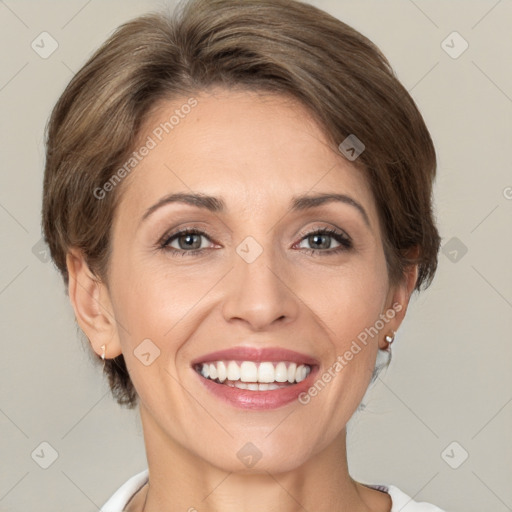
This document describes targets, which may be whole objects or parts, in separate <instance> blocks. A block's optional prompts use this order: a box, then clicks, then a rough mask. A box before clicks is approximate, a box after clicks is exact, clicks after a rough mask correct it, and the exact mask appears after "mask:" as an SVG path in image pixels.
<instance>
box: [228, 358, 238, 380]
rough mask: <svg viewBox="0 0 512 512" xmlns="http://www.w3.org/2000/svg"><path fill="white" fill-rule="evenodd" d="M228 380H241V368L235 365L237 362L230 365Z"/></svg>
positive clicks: (231, 362)
mask: <svg viewBox="0 0 512 512" xmlns="http://www.w3.org/2000/svg"><path fill="white" fill-rule="evenodd" d="M227 378H228V380H238V379H240V368H239V367H238V365H237V364H236V363H235V361H230V362H229V363H228V372H227Z"/></svg>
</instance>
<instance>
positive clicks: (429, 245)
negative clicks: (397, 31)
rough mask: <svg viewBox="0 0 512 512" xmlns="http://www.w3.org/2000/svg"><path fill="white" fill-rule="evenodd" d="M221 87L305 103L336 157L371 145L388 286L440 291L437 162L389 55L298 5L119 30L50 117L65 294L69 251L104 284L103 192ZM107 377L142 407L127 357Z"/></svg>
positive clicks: (47, 194) (55, 228)
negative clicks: (148, 123) (200, 97)
mask: <svg viewBox="0 0 512 512" xmlns="http://www.w3.org/2000/svg"><path fill="white" fill-rule="evenodd" d="M216 85H221V86H224V87H227V88H235V87H237V88H240V87H242V88H246V89H249V90H256V91H268V92H275V93H279V94H285V95H288V96H290V97H294V98H296V99H298V100H299V101H300V102H301V103H302V104H303V105H304V106H305V107H306V108H307V109H308V110H309V111H310V112H311V114H312V115H313V116H314V118H315V119H316V120H317V121H318V122H319V124H320V126H321V127H322V128H323V129H324V130H325V133H326V134H327V136H328V137H329V140H330V142H332V143H333V144H334V145H335V147H338V145H339V144H340V143H341V142H342V141H344V140H345V139H346V138H347V137H348V136H350V135H355V136H356V137H357V138H358V139H359V140H360V141H362V142H363V143H364V146H365V150H364V151H363V153H362V154H361V155H360V156H359V158H358V159H357V160H356V161H354V164H355V165H356V166H358V167H359V168H360V169H361V170H362V171H363V172H364V173H365V176H366V177H367V179H368V183H369V184H370V187H371V189H372V192H373V195H374V198H375V201H376V204H377V210H378V213H379V218H380V222H381V229H382V233H383V243H384V250H385V254H386V261H387V264H388V273H389V276H390V280H391V282H393V281H394V282H396V281H397V280H400V279H401V277H403V275H404V270H405V268H406V267H407V266H408V265H411V264H417V265H418V280H417V282H416V285H415V289H416V290H420V289H421V287H422V286H423V287H427V286H428V285H429V284H430V282H431V280H432V278H433V276H434V273H435V270H436V267H437V253H438V250H439V244H440V238H439V234H438V231H437V229H436V226H435V222H434V219H433V214H432V186H433V180H434V177H435V172H436V154H435V150H434V146H433V143H432V140H431V137H430V134H429V132H428V130H427V128H426V126H425V123H424V121H423V118H422V116H421V114H420V112H419V111H418V108H417V107H416V105H415V103H414V101H413V99H412V98H411V96H410V95H409V94H408V92H407V90H406V89H405V88H404V87H403V86H402V85H401V83H400V82H399V81H398V79H397V77H396V75H395V74H394V71H393V70H392V68H391V66H390V64H389V62H388V61H387V59H386V58H385V57H384V55H382V53H381V52H380V50H379V49H378V48H377V47H376V46H375V45H374V44H373V43H372V42H371V41H370V40H368V39H367V38H366V37H365V36H363V35H362V34H361V33H359V32H358V31H356V30H355V29H353V28H351V27H350V26H348V25H346V24H345V23H343V22H342V21H340V20H338V19H336V18H334V17H332V16H330V15H329V14H327V13H325V12H323V11H321V10H319V9H318V8H316V7H314V6H312V5H309V4H306V3H302V2H298V1H295V0H191V1H189V2H186V3H185V4H182V5H181V6H180V8H179V9H177V10H176V12H175V14H174V15H172V16H171V15H168V14H167V13H151V14H146V15H144V16H140V17H138V18H136V19H134V20H132V21H130V22H128V23H125V24H123V25H121V26H120V27H119V28H118V29H117V30H116V31H115V32H114V33H113V35H112V36H111V37H110V38H109V39H108V40H107V41H106V42H105V43H104V44H103V45H102V46H101V47H100V48H99V49H98V50H97V51H96V52H95V53H94V54H93V56H92V57H91V58H90V59H89V60H88V61H87V63H86V64H85V65H84V66H83V67H82V68H81V69H80V71H79V72H78V73H77V74H76V75H75V76H74V78H73V79H72V80H71V82H70V83H69V85H68V86H67V87H66V89H65V91H64V93H63V94H62V95H61V97H60V99H59V100H58V102H57V104H56V106H55V107H54V109H53V112H52V114H51V118H50V120H49V124H48V126H47V137H46V168H45V176H44V192H43V208H42V227H43V231H44V238H45V241H46V243H47V244H48V246H49V249H50V252H51V256H52V258H53V260H54V262H55V264H56V266H57V267H58V269H59V271H60V272H61V274H62V276H63V278H64V282H65V284H66V286H67V285H68V280H69V275H68V271H67V268H66V254H67V252H68V250H69V249H70V248H71V247H76V248H78V249H80V250H81V251H82V252H83V254H84V257H85V258H86V261H87V263H88V265H89V267H90V268H91V270H92V271H93V272H94V273H95V274H96V275H97V276H98V278H99V279H101V280H102V281H103V282H105V283H107V269H108V263H109V256H110V251H111V247H110V240H111V236H110V235H111V233H110V230H111V225H112V219H113V215H114V212H115V209H116V205H117V204H118V201H119V198H120V194H121V193H122V190H123V187H122V186H121V185H122V184H121V185H120V186H118V187H116V188H115V189H114V190H113V191H112V192H110V193H109V194H108V195H106V197H104V198H103V199H101V200H99V199H98V198H97V197H96V195H95V194H94V191H95V190H97V189H98V188H101V187H103V186H104V184H105V183H106V182H107V181H108V180H109V179H110V178H111V177H112V176H113V175H114V173H115V171H116V169H118V168H119V166H120V165H122V163H123V162H124V161H125V159H126V156H127V155H128V154H129V153H130V152H131V151H133V149H134V144H135V142H136V140H137V137H138V136H139V135H140V131H141V127H142V125H143V123H144V122H145V120H146V119H147V118H148V115H149V114H150V112H151V109H152V108H153V107H154V106H155V105H157V103H158V102H159V101H161V100H165V99H169V100H172V99H173V98H174V97H178V96H183V95H190V94H193V93H195V92H199V91H201V90H205V89H207V88H209V87H212V86H216ZM340 154H341V153H340ZM415 249H416V251H415ZM105 372H106V374H107V375H108V377H109V382H110V387H111V390H112V393H113V396H114V397H115V398H116V399H117V401H118V403H120V404H124V405H128V406H129V407H134V406H135V405H136V402H137V395H136V392H135V389H134V387H133V384H132V382H131V380H130V377H129V375H128V372H127V369H126V364H125V361H124V358H123V355H120V356H118V357H116V358H114V359H112V360H106V364H105Z"/></svg>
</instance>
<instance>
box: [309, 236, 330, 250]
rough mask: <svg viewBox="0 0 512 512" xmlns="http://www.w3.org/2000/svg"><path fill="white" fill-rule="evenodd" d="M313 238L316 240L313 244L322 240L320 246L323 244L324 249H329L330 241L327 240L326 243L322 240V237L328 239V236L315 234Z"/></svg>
mask: <svg viewBox="0 0 512 512" xmlns="http://www.w3.org/2000/svg"><path fill="white" fill-rule="evenodd" d="M311 238H312V239H313V240H314V242H313V244H317V243H318V240H320V242H319V243H320V246H322V248H324V249H329V246H330V243H329V242H326V243H323V244H322V242H321V240H322V239H326V238H327V237H326V236H324V235H313V236H312V237H311Z"/></svg>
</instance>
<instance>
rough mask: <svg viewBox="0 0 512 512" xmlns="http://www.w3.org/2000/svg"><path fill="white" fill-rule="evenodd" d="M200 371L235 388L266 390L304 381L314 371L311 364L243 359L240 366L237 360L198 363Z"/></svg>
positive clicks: (208, 377) (209, 377)
mask: <svg viewBox="0 0 512 512" xmlns="http://www.w3.org/2000/svg"><path fill="white" fill-rule="evenodd" d="M198 371H199V373H200V374H201V375H202V376H203V377H204V378H206V379H211V380H218V381H219V382H221V383H225V384H228V385H229V386H232V387H233V386H235V387H237V388H240V389H250V390H253V391H258V390H259V391H266V390H272V389H277V388H281V387H283V386H287V385H288V384H295V383H297V382H302V381H303V380H304V379H305V378H306V377H307V376H308V375H309V373H310V372H311V367H310V366H309V365H304V364H300V365H298V366H297V364H296V363H290V362H285V361H280V362H276V363H273V362H269V361H265V362H261V363H256V362H254V361H242V362H241V364H240V365H238V363H237V362H236V361H212V362H210V363H203V364H200V365H198ZM278 383H279V384H282V385H278ZM283 383H286V384H283Z"/></svg>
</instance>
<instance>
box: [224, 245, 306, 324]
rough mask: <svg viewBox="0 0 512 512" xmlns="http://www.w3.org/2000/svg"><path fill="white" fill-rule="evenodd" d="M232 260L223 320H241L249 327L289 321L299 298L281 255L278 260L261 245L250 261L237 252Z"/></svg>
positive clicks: (294, 315) (293, 316)
mask: <svg viewBox="0 0 512 512" xmlns="http://www.w3.org/2000/svg"><path fill="white" fill-rule="evenodd" d="M234 261H235V263H234V268H233V270H232V271H231V272H230V273H229V276H228V279H229V282H228V284H227V287H228V288H227V292H226V296H225V300H224V304H223V314H224V318H225V320H226V321H227V322H230V323H234V322H239V323H245V324H247V325H248V326H249V327H250V328H251V329H252V330H253V331H261V330H265V329H268V328H271V327H272V326H273V325H274V324H283V323H289V322H292V321H293V320H294V319H295V317H296V316H297V314H298V311H299V307H300V299H299V298H298V297H297V295H296V294H295V293H294V291H293V284H294V283H293V278H292V277H291V275H292V274H291V272H289V269H286V263H285V262H284V261H283V260H282V259H279V262H278V261H277V259H276V258H275V257H274V255H273V252H272V251H271V250H270V249H264V250H263V251H262V253H261V254H260V255H259V256H258V257H257V258H256V260H254V261H252V262H250V263H249V262H248V261H246V260H245V259H244V258H242V257H240V256H239V255H238V254H236V255H235V260H234Z"/></svg>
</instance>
